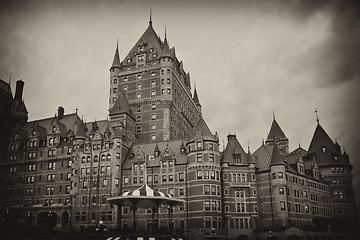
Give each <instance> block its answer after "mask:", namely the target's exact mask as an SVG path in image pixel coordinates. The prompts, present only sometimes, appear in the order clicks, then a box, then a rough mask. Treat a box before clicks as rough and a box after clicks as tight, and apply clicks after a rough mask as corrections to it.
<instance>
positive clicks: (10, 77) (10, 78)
mask: <svg viewBox="0 0 360 240" xmlns="http://www.w3.org/2000/svg"><path fill="white" fill-rule="evenodd" d="M10 84H11V73H10V76H9V85H10Z"/></svg>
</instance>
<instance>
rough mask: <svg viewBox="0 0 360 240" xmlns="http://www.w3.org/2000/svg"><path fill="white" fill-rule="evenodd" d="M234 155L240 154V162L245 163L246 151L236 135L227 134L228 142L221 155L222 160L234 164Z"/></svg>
mask: <svg viewBox="0 0 360 240" xmlns="http://www.w3.org/2000/svg"><path fill="white" fill-rule="evenodd" d="M234 155H240V156H241V160H242V163H246V162H245V161H246V160H247V153H246V152H245V151H244V149H243V147H242V146H241V144H240V143H239V141H238V140H237V138H236V136H235V135H231V134H229V135H228V142H227V145H226V148H225V150H224V153H223V155H222V162H228V163H230V164H235V157H234Z"/></svg>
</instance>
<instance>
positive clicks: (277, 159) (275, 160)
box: [270, 144, 286, 167]
mask: <svg viewBox="0 0 360 240" xmlns="http://www.w3.org/2000/svg"><path fill="white" fill-rule="evenodd" d="M275 165H286V164H285V159H284V158H283V156H281V154H280V150H279V148H278V147H277V145H276V144H275V145H274V147H273V152H272V155H271V162H270V167H272V166H275Z"/></svg>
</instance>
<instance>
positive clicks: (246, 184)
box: [230, 182, 250, 187]
mask: <svg viewBox="0 0 360 240" xmlns="http://www.w3.org/2000/svg"><path fill="white" fill-rule="evenodd" d="M230 187H250V183H249V182H231V183H230Z"/></svg>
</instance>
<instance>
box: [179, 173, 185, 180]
mask: <svg viewBox="0 0 360 240" xmlns="http://www.w3.org/2000/svg"><path fill="white" fill-rule="evenodd" d="M184 176H185V175H184V173H179V182H184V179H185V178H184Z"/></svg>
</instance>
